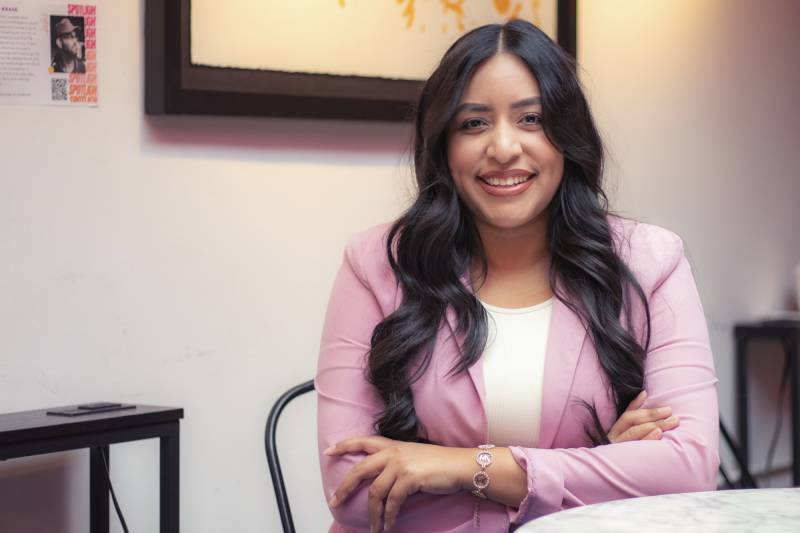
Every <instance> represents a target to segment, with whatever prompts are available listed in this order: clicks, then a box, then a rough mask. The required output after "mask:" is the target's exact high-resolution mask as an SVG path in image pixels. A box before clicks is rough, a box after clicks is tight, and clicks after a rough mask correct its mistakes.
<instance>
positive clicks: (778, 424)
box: [764, 346, 791, 487]
mask: <svg viewBox="0 0 800 533" xmlns="http://www.w3.org/2000/svg"><path fill="white" fill-rule="evenodd" d="M789 349H790V347H789V346H784V353H785V354H786V361H785V362H784V364H783V376H782V378H781V386H780V388H779V389H778V410H777V413H776V416H775V418H776V421H775V431H774V432H773V433H772V441H771V442H770V444H769V451H768V452H767V463H766V465H765V466H764V474H765V475H766V476H767V478H766V479H765V483H764V486H765V487H769V486H770V478H769V475H770V472H771V470H772V460H773V459H774V457H775V448H777V447H778V438H779V437H780V434H781V429H782V428H783V402H784V398H785V397H786V386H787V385H788V384H789V373H790V372H789V371H790V367H791V363H790V361H791V358H790V356H789V353H790V352H789Z"/></svg>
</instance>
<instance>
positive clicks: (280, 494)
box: [264, 380, 314, 533]
mask: <svg viewBox="0 0 800 533" xmlns="http://www.w3.org/2000/svg"><path fill="white" fill-rule="evenodd" d="M313 390H314V381H313V380H310V381H306V382H305V383H301V384H300V385H297V386H295V387H292V388H291V389H289V390H288V391H286V392H284V393H283V394H282V395H281V397H280V398H278V400H277V401H276V402H275V404H274V405H273V406H272V409H271V410H270V412H269V417H267V428H266V431H265V432H264V446H265V448H266V451H267V464H268V465H269V473H270V476H271V477H272V486H273V487H274V489H275V499H276V500H277V503H278V512H279V513H280V515H281V525H283V531H284V533H295V529H294V522H293V521H292V511H291V509H290V508H289V496H288V495H287V494H286V485H285V484H284V482H283V473H282V472H281V463H280V460H279V459H278V448H277V446H276V438H275V437H276V431H277V428H278V418H279V417H280V416H281V412H282V411H283V409H284V407H286V406H287V405H288V403H289V402H291V401H292V400H294V399H295V398H297V397H298V396H301V395H303V394H305V393H307V392H311V391H313Z"/></svg>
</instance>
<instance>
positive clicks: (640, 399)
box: [625, 390, 647, 411]
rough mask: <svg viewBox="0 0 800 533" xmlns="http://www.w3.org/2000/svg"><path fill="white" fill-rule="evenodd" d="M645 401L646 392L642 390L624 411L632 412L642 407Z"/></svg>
mask: <svg viewBox="0 0 800 533" xmlns="http://www.w3.org/2000/svg"><path fill="white" fill-rule="evenodd" d="M645 400H647V391H646V390H642V392H640V393H639V395H638V396H636V398H634V399H633V400H631V403H629V404H628V408H627V409H625V410H626V411H634V410H636V409H638V408H640V407H641V406H642V405H644V402H645Z"/></svg>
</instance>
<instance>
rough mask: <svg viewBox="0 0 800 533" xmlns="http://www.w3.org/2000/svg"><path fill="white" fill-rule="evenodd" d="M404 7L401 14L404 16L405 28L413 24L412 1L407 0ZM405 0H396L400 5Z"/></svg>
mask: <svg viewBox="0 0 800 533" xmlns="http://www.w3.org/2000/svg"><path fill="white" fill-rule="evenodd" d="M407 1H408V4H406V8H405V9H404V10H403V14H402V16H404V17H406V29H408V28H410V27H411V26H413V25H414V1H415V0H407ZM404 2H406V0H397V3H398V4H400V5H402V4H403V3H404Z"/></svg>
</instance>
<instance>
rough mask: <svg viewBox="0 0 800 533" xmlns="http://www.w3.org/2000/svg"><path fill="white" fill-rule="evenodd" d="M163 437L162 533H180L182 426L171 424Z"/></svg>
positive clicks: (175, 423)
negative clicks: (180, 447)
mask: <svg viewBox="0 0 800 533" xmlns="http://www.w3.org/2000/svg"><path fill="white" fill-rule="evenodd" d="M171 426H172V427H171V428H170V431H169V434H168V435H164V436H162V437H161V494H160V498H161V533H178V528H179V525H178V524H179V522H178V519H179V516H180V507H179V504H180V493H179V489H180V486H179V473H180V464H179V462H180V461H179V459H180V454H179V445H180V426H179V425H178V422H174V423H173V424H171Z"/></svg>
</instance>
